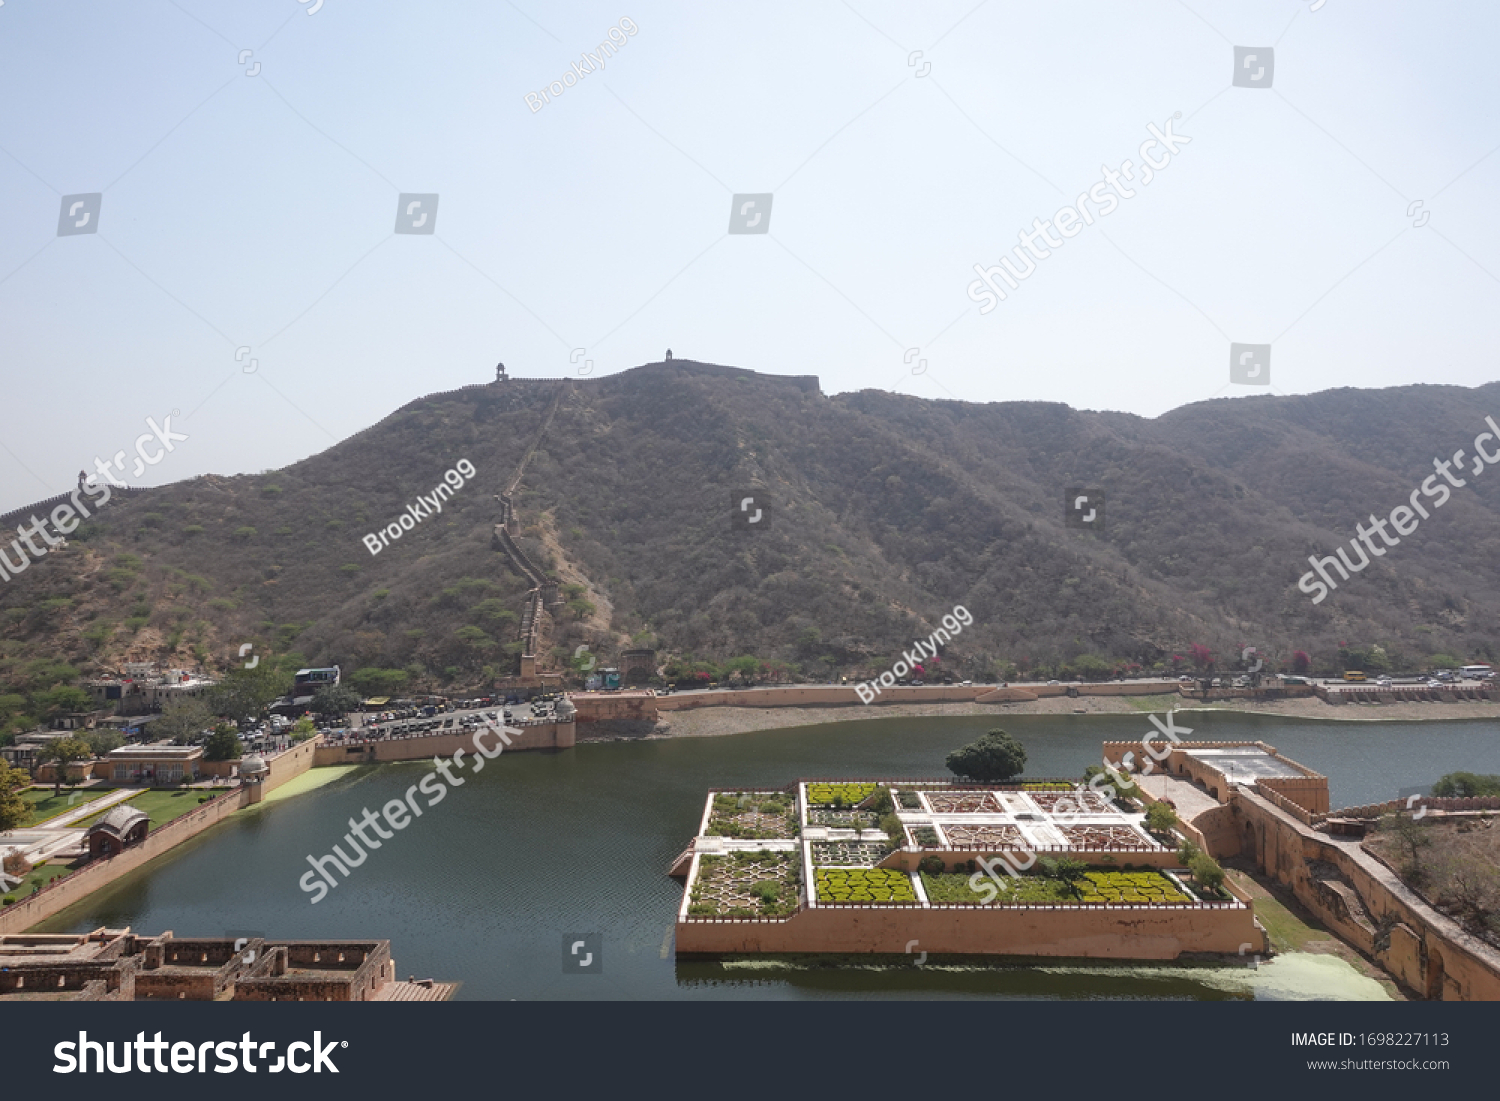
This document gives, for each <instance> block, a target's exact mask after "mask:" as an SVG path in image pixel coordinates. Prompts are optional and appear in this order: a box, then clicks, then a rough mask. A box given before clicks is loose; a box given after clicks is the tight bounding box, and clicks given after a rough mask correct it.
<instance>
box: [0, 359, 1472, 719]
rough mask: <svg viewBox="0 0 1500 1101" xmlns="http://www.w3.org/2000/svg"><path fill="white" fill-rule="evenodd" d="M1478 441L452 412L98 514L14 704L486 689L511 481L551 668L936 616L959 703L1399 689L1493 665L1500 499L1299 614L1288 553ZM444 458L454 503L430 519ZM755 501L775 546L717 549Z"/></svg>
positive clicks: (406, 420) (1279, 417) (1451, 517)
mask: <svg viewBox="0 0 1500 1101" xmlns="http://www.w3.org/2000/svg"><path fill="white" fill-rule="evenodd" d="M559 391H562V392H561V393H559ZM554 403H555V412H554V413H553V415H552V417H551V419H550V421H548V419H547V418H548V415H549V412H552V411H553V409H554ZM1486 414H1493V415H1497V416H1500V384H1490V385H1488V386H1485V387H1481V388H1478V389H1474V390H1466V389H1462V388H1458V387H1447V386H1413V387H1405V388H1401V389H1396V390H1381V391H1371V390H1337V391H1329V392H1326V393H1322V394H1316V395H1313V396H1309V397H1297V398H1280V397H1271V396H1266V397H1259V398H1252V399H1240V400H1219V401H1211V402H1205V403H1200V404H1197V405H1191V406H1186V407H1184V408H1181V409H1178V410H1176V411H1174V412H1172V413H1169V414H1167V415H1165V416H1162V417H1159V418H1157V419H1154V420H1147V419H1143V418H1140V417H1136V416H1131V415H1127V414H1121V413H1092V412H1079V411H1076V410H1073V409H1070V408H1068V407H1067V406H1064V405H1055V404H1047V403H1035V402H1024V403H1000V404H992V405H970V404H965V403H962V402H957V401H926V400H921V399H917V398H910V397H904V396H900V395H894V394H890V393H886V392H883V391H864V392H859V393H851V394H844V395H840V396H837V397H827V396H824V395H823V394H822V393H821V392H820V391H819V389H818V387H817V383H816V380H815V379H811V378H786V377H776V376H767V375H760V374H755V373H753V372H750V371H743V370H738V369H734V368H726V367H715V366H711V365H706V364H694V363H690V362H683V361H676V362H672V363H665V364H651V365H648V366H644V367H640V368H637V369H635V370H631V371H627V372H624V373H622V374H619V375H615V376H612V377H610V378H605V379H600V380H597V381H587V382H579V383H573V384H569V383H564V382H551V381H515V380H513V381H510V382H506V383H496V384H492V385H484V386H473V387H467V388H465V389H462V390H459V391H456V392H452V393H446V394H435V395H431V396H429V397H426V398H423V399H421V400H418V401H415V402H412V403H411V404H409V405H407V406H406V407H404V408H403V409H401V410H399V411H397V412H396V413H394V414H392V415H391V416H390V417H388V418H386V419H385V420H384V421H382V422H381V423H379V424H377V425H375V426H373V427H371V428H369V429H367V430H365V431H364V432H362V433H360V434H358V435H356V436H354V437H352V438H350V439H348V440H345V441H343V442H342V443H340V444H338V445H337V446H335V447H333V448H330V449H329V450H328V451H325V452H323V453H322V454H320V455H317V456H314V457H312V458H310V459H307V460H306V461H304V462H301V463H298V464H296V465H294V466H291V467H288V468H286V469H284V470H279V471H275V472H272V473H268V474H264V475H257V476H239V477H230V478H221V477H203V478H198V479H194V480H192V481H188V482H182V483H178V484H176V485H172V486H168V487H165V488H162V489H158V490H151V491H147V492H144V493H140V494H135V495H132V496H130V497H128V498H120V499H117V500H116V501H113V502H111V503H110V504H109V505H107V506H106V507H105V508H104V509H103V510H101V511H100V512H99V513H98V515H97V517H96V518H95V519H94V520H91V521H89V522H88V523H86V524H84V525H83V527H81V528H80V529H79V531H78V532H77V533H75V535H74V536H73V537H72V538H71V539H70V540H69V544H68V546H67V547H66V548H62V549H59V550H56V551H54V552H53V553H52V554H50V555H48V556H47V557H46V558H43V559H41V560H39V561H37V562H35V563H34V564H33V565H32V566H31V567H30V568H29V569H28V570H27V571H26V572H25V573H23V574H21V575H20V576H18V577H16V578H14V579H12V580H10V581H7V582H4V583H3V584H0V631H3V635H0V647H3V649H0V663H3V665H0V674H3V675H6V676H8V677H10V686H11V688H12V690H19V691H23V692H24V691H25V690H27V688H28V683H29V682H27V681H26V679H25V676H24V673H23V671H24V669H26V668H28V667H29V666H34V665H35V664H36V663H37V662H39V661H42V660H44V659H45V660H47V661H52V662H67V663H70V664H71V666H72V667H74V668H77V669H79V670H82V671H84V672H92V671H94V670H96V669H100V668H112V667H115V666H117V665H118V664H119V663H120V662H121V661H123V660H145V659H151V660H158V661H163V662H175V663H183V664H196V663H201V664H203V665H206V666H208V667H211V668H224V667H227V666H228V665H229V664H231V662H232V661H233V660H235V655H236V653H237V650H238V648H239V646H240V645H241V644H243V643H253V644H254V645H255V646H256V653H258V654H266V655H268V656H269V657H270V658H272V659H273V660H274V659H275V658H276V657H277V656H278V655H279V656H280V658H281V659H282V661H283V662H286V663H291V662H302V661H307V662H312V663H323V662H338V663H340V664H342V665H344V666H345V668H346V669H351V668H362V667H380V668H387V669H406V670H408V671H409V675H411V676H419V677H420V678H422V679H424V680H430V681H431V682H434V683H441V682H447V683H453V684H459V683H478V682H479V681H480V680H482V679H483V678H485V677H487V676H491V675H503V674H505V673H508V672H510V671H512V670H514V668H515V665H516V660H517V659H516V654H517V651H518V650H519V643H518V641H517V639H518V633H519V628H520V617H521V616H522V615H523V614H524V612H525V607H526V600H525V594H526V591H527V589H528V588H529V587H530V582H528V581H527V580H526V579H525V578H524V577H522V576H520V575H519V574H517V573H516V572H515V571H513V570H512V569H511V568H509V566H508V565H507V559H506V556H505V555H504V554H503V553H502V552H501V551H500V550H498V549H497V547H498V544H497V541H496V540H495V538H494V530H493V529H494V525H495V524H496V523H497V522H499V521H500V519H501V505H500V503H499V501H498V499H497V495H498V494H501V493H503V492H505V491H506V490H507V488H508V487H509V486H510V484H511V482H512V480H513V479H514V477H515V475H516V473H517V470H518V469H519V467H520V464H521V461H522V459H523V457H526V456H528V454H529V456H530V457H529V462H528V464H527V466H526V469H525V475H524V478H523V479H522V481H521V482H520V484H519V486H518V487H517V489H516V491H515V493H514V498H513V499H514V504H515V510H516V515H515V519H514V521H513V524H512V528H511V530H512V531H513V532H515V533H517V542H518V544H519V545H520V546H521V547H522V548H523V549H524V551H525V553H526V554H527V555H528V556H529V557H530V558H531V559H533V560H534V561H535V562H536V563H537V564H538V565H539V566H540V567H541V568H542V569H543V570H544V571H547V572H550V573H552V574H555V575H556V577H557V579H558V580H559V582H560V583H561V584H562V586H563V591H564V593H565V594H566V596H565V599H569V600H570V601H571V603H570V605H569V606H568V607H566V608H564V607H556V608H555V609H554V611H553V613H552V614H551V615H549V616H547V617H544V618H545V619H546V623H545V625H544V630H543V632H542V644H541V646H540V647H539V648H540V649H541V650H543V659H544V663H545V662H551V663H553V664H554V665H556V663H557V662H559V661H562V660H564V659H566V658H567V657H570V656H571V655H572V653H573V651H574V650H575V649H576V648H577V647H578V646H580V645H588V646H589V647H590V648H591V649H592V651H593V652H594V653H596V654H598V655H600V656H601V657H603V658H606V659H608V658H610V657H612V656H614V655H615V654H616V653H617V652H618V650H620V649H623V648H628V647H629V646H631V645H632V644H633V643H632V640H634V644H638V645H654V646H656V647H658V648H659V649H660V650H661V651H662V653H663V655H664V656H665V655H668V654H683V653H688V654H691V655H694V656H696V657H699V658H707V659H715V660H722V659H724V658H727V657H730V656H732V655H737V654H753V655H756V656H758V657H760V658H762V659H779V660H780V661H782V662H785V663H787V666H788V667H789V669H790V670H792V671H793V672H795V673H797V674H800V675H808V676H814V675H816V676H823V675H826V674H827V673H830V672H832V673H840V672H843V673H850V674H854V673H857V672H860V671H864V672H866V673H868V672H879V671H880V670H881V669H884V668H887V667H889V665H890V663H891V662H892V661H894V660H895V658H896V657H898V656H899V653H900V651H901V650H902V649H903V647H906V648H909V647H910V645H911V642H912V640H913V639H915V638H919V637H926V636H927V635H928V634H929V632H931V631H932V630H933V628H934V627H935V626H936V625H937V623H938V622H939V621H940V619H941V617H942V616H943V614H944V613H947V612H949V611H951V610H952V609H953V607H954V605H955V604H962V605H964V606H965V607H967V608H968V609H969V611H970V612H971V613H972V614H973V617H974V624H973V626H972V627H969V628H967V629H965V630H964V632H963V633H962V634H961V635H960V636H959V637H958V638H957V639H956V640H955V641H954V643H953V644H952V646H951V647H950V649H949V653H948V655H947V657H946V660H947V661H948V663H949V664H948V666H947V668H949V669H952V670H954V671H959V670H961V671H963V672H964V673H965V674H966V675H981V674H985V673H990V672H993V671H994V670H995V669H996V668H997V663H999V664H1000V667H1001V668H1003V667H1004V666H1005V664H1006V663H1011V662H1014V663H1016V664H1017V665H1019V666H1021V667H1022V668H1037V667H1038V666H1050V665H1053V664H1055V663H1058V662H1065V661H1071V660H1074V659H1077V658H1079V657H1080V656H1081V655H1097V656H1098V657H1100V658H1103V659H1106V660H1107V661H1110V662H1114V661H1122V662H1136V663H1140V664H1143V665H1150V664H1152V663H1153V662H1158V661H1161V660H1163V659H1164V658H1169V657H1170V655H1172V654H1174V653H1177V654H1181V653H1185V652H1186V649H1187V647H1188V646H1189V645H1190V644H1193V643H1197V644H1201V645H1205V646H1208V647H1209V648H1210V649H1212V650H1214V652H1215V653H1216V654H1219V655H1229V654H1230V653H1233V654H1235V655H1237V654H1238V652H1239V647H1241V646H1243V645H1246V644H1254V645H1256V646H1258V647H1259V648H1260V651H1261V653H1262V654H1268V655H1271V656H1272V658H1273V660H1274V659H1275V658H1277V657H1279V658H1283V659H1285V658H1288V657H1289V656H1290V655H1291V653H1292V652H1293V651H1294V650H1297V649H1301V650H1306V651H1309V652H1310V653H1312V654H1313V655H1314V656H1315V657H1319V658H1321V659H1322V660H1325V661H1326V662H1327V663H1329V664H1330V666H1331V665H1332V664H1333V663H1335V662H1336V661H1337V651H1338V648H1339V646H1340V644H1344V645H1346V646H1348V647H1369V646H1371V645H1374V644H1379V645H1381V646H1382V647H1384V649H1385V651H1386V653H1387V655H1388V657H1389V658H1390V660H1392V661H1393V662H1394V663H1396V664H1398V665H1399V664H1402V663H1410V662H1415V661H1417V660H1419V659H1423V658H1426V657H1427V656H1429V655H1431V654H1434V653H1452V654H1455V655H1457V656H1458V657H1460V658H1473V659H1482V658H1485V657H1490V658H1493V657H1495V656H1497V653H1496V652H1497V649H1500V645H1497V644H1500V621H1497V614H1496V613H1497V612H1500V472H1496V473H1489V472H1488V471H1485V472H1482V473H1481V474H1479V475H1477V476H1471V477H1469V478H1468V482H1469V484H1468V485H1467V486H1465V487H1463V488H1456V489H1454V490H1453V496H1452V499H1451V500H1450V501H1448V502H1447V503H1446V504H1445V506H1444V507H1442V508H1441V509H1436V510H1433V512H1432V515H1431V517H1430V518H1429V519H1426V520H1424V521H1422V523H1421V525H1420V527H1419V528H1418V530H1417V531H1415V532H1414V533H1413V534H1411V535H1409V536H1406V537H1404V538H1402V539H1401V542H1400V544H1399V545H1397V546H1392V547H1390V548H1389V550H1388V553H1387V554H1385V555H1384V556H1383V557H1377V558H1376V559H1375V560H1374V561H1373V562H1372V563H1371V565H1370V566H1369V567H1368V568H1366V569H1365V570H1364V571H1363V572H1361V573H1359V574H1357V575H1355V576H1354V577H1352V578H1351V579H1350V580H1349V581H1347V582H1343V583H1341V584H1340V585H1339V587H1338V589H1337V590H1336V591H1334V592H1332V593H1330V594H1329V595H1328V596H1327V597H1326V599H1324V600H1322V601H1321V602H1320V603H1318V604H1314V603H1313V601H1312V599H1311V597H1310V596H1309V595H1308V594H1307V593H1306V592H1302V591H1299V589H1298V578H1299V577H1300V576H1302V575H1303V574H1305V573H1306V572H1307V571H1308V570H1309V566H1308V564H1307V559H1308V555H1309V554H1312V553H1314V552H1317V553H1318V554H1320V555H1326V554H1330V553H1333V551H1334V549H1335V547H1336V546H1338V545H1339V544H1341V543H1343V544H1346V553H1350V552H1349V551H1348V550H1347V541H1348V540H1350V539H1351V538H1352V537H1353V536H1354V535H1355V530H1354V529H1355V525H1356V523H1367V521H1368V517H1370V516H1371V514H1372V513H1373V514H1375V515H1377V516H1382V517H1383V516H1387V515H1389V513H1390V511H1391V510H1392V509H1393V508H1394V507H1396V506H1397V505H1401V504H1403V503H1405V502H1407V500H1408V498H1409V496H1410V494H1411V493H1412V491H1414V490H1416V489H1417V488H1418V486H1419V485H1420V484H1421V483H1422V481H1423V480H1424V479H1425V478H1427V477H1428V476H1429V475H1431V474H1433V465H1432V464H1433V459H1434V457H1438V456H1442V457H1448V456H1451V455H1452V454H1453V453H1454V452H1455V451H1457V450H1458V449H1459V448H1464V449H1465V450H1466V452H1472V450H1473V441H1474V438H1475V436H1476V435H1477V434H1479V433H1480V432H1481V431H1484V430H1485V423H1484V418H1485V416H1486ZM544 425H545V431H544V432H543V431H542V428H543V426H544ZM1489 446H1491V447H1493V446H1494V444H1493V443H1491V444H1490V445H1489ZM461 461H465V462H466V464H471V465H472V469H473V471H474V473H473V475H472V477H464V476H463V472H462V471H459V473H457V474H455V475H453V476H451V477H450V482H451V481H452V479H453V478H456V479H457V480H458V482H459V488H456V489H453V490H452V495H451V496H449V497H447V498H446V499H440V498H435V497H434V491H435V489H436V487H438V486H440V485H443V484H444V476H445V472H448V471H450V470H455V469H457V468H458V467H459V465H460V462H461ZM1464 462H1465V464H1466V465H1467V464H1470V463H1472V462H1473V460H1472V458H1470V457H1466V458H1465V459H1464ZM1069 487H1089V488H1099V489H1103V490H1104V492H1105V495H1106V499H1107V504H1106V508H1105V525H1106V526H1105V527H1104V529H1103V530H1102V531H1099V530H1097V529H1079V528H1073V527H1067V526H1065V525H1064V494H1065V491H1066V490H1067V489H1068V488H1069ZM450 488H451V487H450ZM747 494H748V495H753V496H755V498H756V501H755V506H756V507H759V508H761V509H762V512H763V519H762V521H761V523H760V524H759V525H756V526H745V527H739V526H735V525H734V524H733V523H732V520H731V501H732V500H738V499H739V498H740V497H741V496H743V495H747ZM421 498H426V499H428V500H429V501H431V502H432V504H431V505H428V506H424V505H422V504H420V503H419V500H420V499H421ZM1433 503H1434V502H1433V501H1432V500H1428V504H1429V506H1430V505H1432V504H1433ZM439 504H440V505H441V512H438V511H436V508H435V507H434V506H435V505H439ZM408 505H411V506H413V512H412V513H408V515H409V517H411V519H410V530H407V531H404V532H403V533H402V535H401V537H400V538H399V539H391V538H389V536H387V538H386V540H385V542H384V543H382V544H381V550H380V552H379V553H378V554H373V555H372V554H371V553H370V550H369V549H368V546H367V544H366V539H365V537H366V536H367V535H373V533H378V532H379V530H380V529H382V528H386V527H387V526H388V525H391V524H392V523H395V522H397V521H398V520H399V518H400V517H401V515H402V514H403V513H404V512H406V511H407V506H408ZM767 505H768V506H769V507H766V506H767ZM424 510H425V512H430V513H431V514H430V515H426V514H424ZM416 515H421V519H420V522H417V520H416V519H415V516H416ZM15 522H16V521H15V520H12V521H11V526H12V527H13V526H14V524H15ZM373 538H374V539H375V541H377V542H378V541H379V536H378V535H373ZM1377 545H1379V544H1378V541H1377ZM1351 557H1353V558H1354V561H1355V562H1356V563H1357V562H1358V557H1357V556H1352V555H1351ZM569 586H573V588H569ZM18 678H19V679H18ZM32 687H34V685H33V686H32ZM0 698H3V697H0Z"/></svg>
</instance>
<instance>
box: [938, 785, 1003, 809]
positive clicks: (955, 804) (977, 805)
mask: <svg viewBox="0 0 1500 1101" xmlns="http://www.w3.org/2000/svg"><path fill="white" fill-rule="evenodd" d="M927 803H928V805H929V806H931V807H932V809H933V811H934V813H938V814H1002V813H1004V811H1005V808H1004V807H1003V806H1001V805H1000V803H999V802H997V801H996V799H995V797H994V796H993V795H991V794H990V793H989V792H987V791H951V792H929V793H928V794H927Z"/></svg>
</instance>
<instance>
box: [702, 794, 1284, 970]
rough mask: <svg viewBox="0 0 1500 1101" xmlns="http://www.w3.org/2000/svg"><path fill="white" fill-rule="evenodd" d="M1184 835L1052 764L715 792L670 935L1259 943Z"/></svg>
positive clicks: (738, 940)
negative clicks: (967, 775)
mask: <svg viewBox="0 0 1500 1101" xmlns="http://www.w3.org/2000/svg"><path fill="white" fill-rule="evenodd" d="M1156 825H1157V826H1158V827H1160V825H1161V822H1160V819H1158V820H1157V822H1156ZM1182 842H1183V838H1181V837H1179V836H1176V835H1174V833H1173V832H1172V831H1171V830H1170V829H1166V828H1155V829H1153V827H1152V825H1151V824H1148V820H1147V814H1146V811H1145V807H1144V806H1142V805H1140V804H1137V803H1135V802H1134V801H1132V800H1130V799H1126V798H1118V799H1111V798H1108V797H1107V795H1106V794H1101V793H1100V792H1097V791H1093V790H1089V789H1088V788H1086V787H1084V786H1083V785H1081V784H1077V783H1074V782H1071V781H1066V780H1033V781H1026V782H1024V783H1021V782H1018V783H1002V784H970V783H953V782H948V781H941V780H830V781H823V780H818V781H800V782H798V783H796V784H794V785H792V786H791V787H790V788H789V789H787V790H785V791H781V792H771V791H716V792H712V793H710V794H709V796H708V798H707V801H706V803H705V806H704V811H703V818H702V824H701V827H700V830H699V833H698V836H697V837H696V838H694V840H693V843H692V844H691V845H690V846H689V847H688V849H687V851H685V852H684V853H683V854H682V855H681V856H680V857H679V858H678V860H677V861H676V863H675V864H674V867H673V874H674V875H679V876H682V877H683V878H684V879H685V881H686V886H685V890H684V893H683V901H682V904H681V907H680V909H679V913H678V929H677V932H678V951H679V952H681V953H686V954H734V953H740V952H747V953H753V952H833V953H861V952H877V953H879V952H906V951H909V950H910V949H909V947H908V946H909V945H910V944H911V943H913V942H916V943H918V944H920V945H921V947H922V949H923V950H924V951H928V952H942V953H953V954H961V955H969V954H984V955H1020V956H1078V957H1091V956H1106V957H1114V958H1149V959H1163V958H1167V959H1170V958H1176V957H1177V956H1178V955H1180V954H1181V953H1183V952H1219V953H1238V952H1240V951H1241V950H1242V949H1243V950H1249V951H1256V952H1259V951H1263V950H1264V947H1265V944H1264V932H1263V930H1261V929H1260V927H1259V926H1258V925H1257V923H1256V922H1255V918H1254V914H1253V911H1252V910H1251V907H1250V904H1249V901H1248V900H1247V899H1245V898H1241V897H1239V896H1237V895H1236V894H1234V893H1232V889H1231V888H1228V887H1226V886H1225V885H1224V884H1223V883H1222V881H1221V879H1220V878H1219V877H1210V876H1205V875H1202V874H1201V869H1198V871H1199V872H1200V874H1199V875H1194V874H1193V872H1190V871H1189V870H1188V869H1187V868H1186V867H1183V866H1182V865H1183V864H1184V860H1183V859H1182V857H1181V856H1180V855H1179V852H1180V848H1181V844H1182ZM1246 945H1248V946H1249V948H1248V949H1245V948H1244V946H1246Z"/></svg>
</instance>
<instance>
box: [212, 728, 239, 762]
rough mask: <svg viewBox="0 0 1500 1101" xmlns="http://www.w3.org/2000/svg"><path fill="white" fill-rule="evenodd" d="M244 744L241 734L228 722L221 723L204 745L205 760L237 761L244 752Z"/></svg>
mask: <svg viewBox="0 0 1500 1101" xmlns="http://www.w3.org/2000/svg"><path fill="white" fill-rule="evenodd" d="M244 751H245V747H244V744H243V743H242V742H241V741H240V736H239V734H238V733H237V732H236V731H235V729H234V727H232V726H230V725H229V724H228V723H220V724H219V725H218V726H216V727H214V732H213V733H212V734H210V735H209V736H208V741H207V742H205V743H204V745H203V759H204V760H205V761H237V760H239V758H240V755H241V754H242V753H244Z"/></svg>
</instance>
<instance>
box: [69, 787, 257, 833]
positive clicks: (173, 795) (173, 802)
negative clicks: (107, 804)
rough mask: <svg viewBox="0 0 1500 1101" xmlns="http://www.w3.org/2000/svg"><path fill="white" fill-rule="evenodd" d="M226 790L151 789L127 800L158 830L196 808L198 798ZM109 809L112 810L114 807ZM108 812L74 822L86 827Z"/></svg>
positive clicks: (226, 789) (215, 794)
mask: <svg viewBox="0 0 1500 1101" xmlns="http://www.w3.org/2000/svg"><path fill="white" fill-rule="evenodd" d="M228 790H229V789H228V788H210V789H207V790H205V789H203V788H191V789H187V790H183V789H169V788H161V789H152V790H151V791H143V792H141V794H139V795H137V796H136V797H135V798H133V799H130V800H128V802H129V803H130V805H131V806H132V807H135V808H136V809H137V810H143V811H145V812H146V814H147V815H149V816H150V818H151V829H152V830H159V829H161V827H163V826H165V825H166V824H167V823H168V822H170V821H172V819H174V818H181V817H182V816H183V815H184V814H187V813H188V811H192V810H197V809H198V805H199V804H198V800H199V799H202V798H203V797H204V796H205V795H208V796H210V797H212V796H217V795H220V794H222V793H223V792H225V791H228ZM109 809H110V810H113V809H114V807H111V808H109ZM108 813H109V811H108V810H107V811H104V812H102V813H100V814H95V815H92V816H91V817H89V818H85V819H84V820H83V821H82V822H78V823H75V824H76V825H79V826H83V827H85V828H86V827H88V826H92V825H93V824H94V823H95V822H97V821H99V819H101V818H103V817H104V815H105V814H108Z"/></svg>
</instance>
